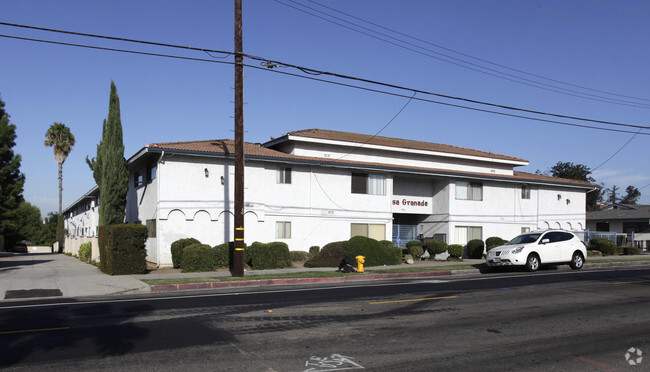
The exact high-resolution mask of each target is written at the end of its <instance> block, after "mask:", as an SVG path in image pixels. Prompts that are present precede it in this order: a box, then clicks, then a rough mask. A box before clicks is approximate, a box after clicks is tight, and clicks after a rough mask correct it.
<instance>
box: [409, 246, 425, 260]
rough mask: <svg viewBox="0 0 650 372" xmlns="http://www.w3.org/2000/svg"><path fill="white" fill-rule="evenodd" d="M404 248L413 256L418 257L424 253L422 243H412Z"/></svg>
mask: <svg viewBox="0 0 650 372" xmlns="http://www.w3.org/2000/svg"><path fill="white" fill-rule="evenodd" d="M406 250H407V252H408V254H410V255H411V256H413V258H420V257H422V255H423V254H424V247H423V246H422V245H412V246H410V247H408V248H406Z"/></svg>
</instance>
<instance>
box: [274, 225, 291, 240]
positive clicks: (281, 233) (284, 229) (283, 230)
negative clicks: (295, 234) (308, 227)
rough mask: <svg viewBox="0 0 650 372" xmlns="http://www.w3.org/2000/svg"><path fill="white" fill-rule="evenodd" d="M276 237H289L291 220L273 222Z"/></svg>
mask: <svg viewBox="0 0 650 372" xmlns="http://www.w3.org/2000/svg"><path fill="white" fill-rule="evenodd" d="M275 238H276V239H291V222H289V221H277V222H276V223H275Z"/></svg>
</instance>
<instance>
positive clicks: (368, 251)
mask: <svg viewBox="0 0 650 372" xmlns="http://www.w3.org/2000/svg"><path fill="white" fill-rule="evenodd" d="M359 255H361V256H364V257H365V261H366V262H365V265H366V266H379V265H399V264H400V263H401V262H402V250H401V249H400V248H396V247H394V246H391V247H387V246H385V245H384V244H382V243H381V242H379V241H377V240H375V239H371V238H366V237H365V236H355V237H353V238H352V239H350V240H348V241H347V242H345V243H343V256H341V258H340V259H339V262H337V263H336V266H338V264H339V263H340V261H341V259H342V258H343V257H356V256H359Z"/></svg>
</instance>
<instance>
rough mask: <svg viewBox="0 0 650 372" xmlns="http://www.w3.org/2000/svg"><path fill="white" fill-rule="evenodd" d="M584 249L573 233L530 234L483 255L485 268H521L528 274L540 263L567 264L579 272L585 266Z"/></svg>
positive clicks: (546, 232)
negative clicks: (515, 266) (511, 266)
mask: <svg viewBox="0 0 650 372" xmlns="http://www.w3.org/2000/svg"><path fill="white" fill-rule="evenodd" d="M585 257H587V249H586V248H585V244H584V243H583V242H582V241H581V240H580V238H578V237H577V236H576V235H575V234H574V233H572V232H569V231H564V230H545V231H533V232H530V233H526V234H521V235H519V236H517V237H516V238H514V239H512V240H511V241H509V242H508V243H506V244H505V245H503V246H500V247H496V248H492V249H490V250H489V251H488V252H487V255H486V257H485V261H486V263H487V265H488V266H490V267H494V266H506V265H521V266H524V265H525V266H526V269H527V270H528V271H537V269H539V267H540V265H544V264H569V266H571V268H572V269H574V270H580V269H581V268H582V266H583V265H584V263H585Z"/></svg>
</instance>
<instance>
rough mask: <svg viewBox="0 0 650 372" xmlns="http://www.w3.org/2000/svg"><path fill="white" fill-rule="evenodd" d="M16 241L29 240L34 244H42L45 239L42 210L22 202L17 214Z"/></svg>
mask: <svg viewBox="0 0 650 372" xmlns="http://www.w3.org/2000/svg"><path fill="white" fill-rule="evenodd" d="M16 225H17V227H18V229H17V231H16V241H21V240H27V241H30V242H32V243H33V244H41V238H42V237H43V220H41V210H40V209H38V207H36V206H34V205H32V204H31V203H29V202H26V201H24V202H22V203H20V205H19V206H18V210H17V213H16Z"/></svg>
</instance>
